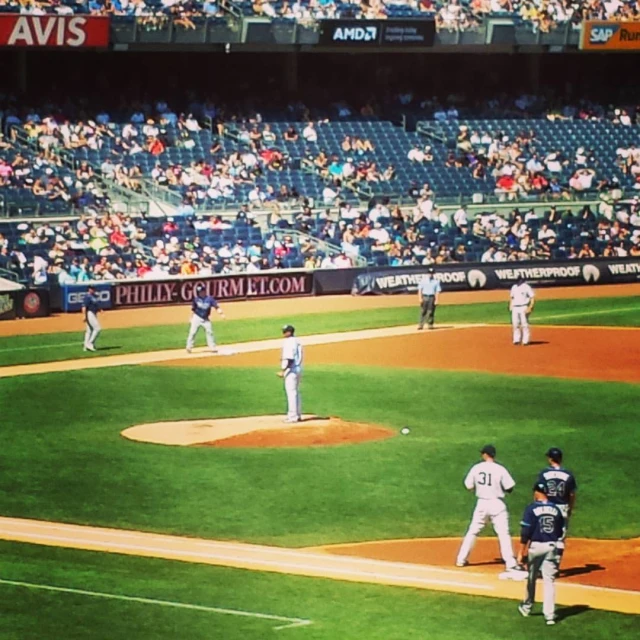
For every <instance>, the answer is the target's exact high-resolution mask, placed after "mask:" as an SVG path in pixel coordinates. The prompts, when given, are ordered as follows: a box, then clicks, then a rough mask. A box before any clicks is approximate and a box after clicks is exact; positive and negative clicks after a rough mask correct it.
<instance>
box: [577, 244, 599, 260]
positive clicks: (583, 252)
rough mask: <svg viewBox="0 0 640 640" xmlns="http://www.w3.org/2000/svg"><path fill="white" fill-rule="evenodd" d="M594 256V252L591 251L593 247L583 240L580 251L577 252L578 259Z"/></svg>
mask: <svg viewBox="0 0 640 640" xmlns="http://www.w3.org/2000/svg"><path fill="white" fill-rule="evenodd" d="M595 257H596V254H595V252H594V251H593V249H592V248H591V247H590V246H589V243H588V242H584V243H583V244H582V247H581V248H580V251H579V252H578V259H580V260H584V259H590V258H595Z"/></svg>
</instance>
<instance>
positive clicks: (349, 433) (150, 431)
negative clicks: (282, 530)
mask: <svg viewBox="0 0 640 640" xmlns="http://www.w3.org/2000/svg"><path fill="white" fill-rule="evenodd" d="M282 420H283V417H282V416H251V417H248V418H222V419H219V420H182V421H180V422H154V423H153V424H141V425H137V426H135V427H131V428H129V429H125V430H124V431H123V432H122V435H123V436H124V437H125V438H128V439H129V440H137V441H139V442H152V443H154V444H171V445H177V446H183V447H188V446H197V445H200V446H211V447H312V446H326V445H336V444H350V443H357V442H370V441H372V440H384V439H385V438H390V437H392V436H394V435H395V432H394V431H392V430H391V429H386V428H384V427H378V426H375V425H370V424H363V423H360V422H345V421H344V420H340V418H321V417H318V416H315V415H305V416H303V419H302V422H296V423H293V424H286V423H283V421H282Z"/></svg>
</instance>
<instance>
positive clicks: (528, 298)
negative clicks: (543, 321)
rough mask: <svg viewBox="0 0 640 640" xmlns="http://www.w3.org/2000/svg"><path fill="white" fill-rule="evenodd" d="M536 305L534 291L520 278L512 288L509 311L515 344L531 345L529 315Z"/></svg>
mask: <svg viewBox="0 0 640 640" xmlns="http://www.w3.org/2000/svg"><path fill="white" fill-rule="evenodd" d="M534 304H535V300H534V293H533V289H532V288H531V287H530V286H529V285H528V284H527V283H526V282H525V280H524V278H523V277H522V276H520V277H519V278H518V282H517V283H516V284H514V285H513V286H512V287H511V294H510V299H509V311H511V326H512V327H513V344H520V342H521V341H522V344H523V345H527V344H529V339H530V337H531V331H530V329H529V314H530V313H531V312H532V311H533V305H534Z"/></svg>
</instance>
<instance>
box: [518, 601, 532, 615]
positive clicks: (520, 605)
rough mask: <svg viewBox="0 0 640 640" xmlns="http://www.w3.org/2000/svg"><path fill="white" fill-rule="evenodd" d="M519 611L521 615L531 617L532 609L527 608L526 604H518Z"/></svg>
mask: <svg viewBox="0 0 640 640" xmlns="http://www.w3.org/2000/svg"><path fill="white" fill-rule="evenodd" d="M518 611H519V612H520V615H521V616H522V617H523V618H528V617H529V613H530V611H529V610H528V609H525V607H524V605H522V604H519V605H518Z"/></svg>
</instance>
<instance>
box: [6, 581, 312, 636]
mask: <svg viewBox="0 0 640 640" xmlns="http://www.w3.org/2000/svg"><path fill="white" fill-rule="evenodd" d="M0 584H4V585H10V586H14V587H24V588H26V589H38V590H41V591H54V592H58V593H71V594H74V595H80V596H88V597H91V598H104V599H106V600H124V601H126V602H139V603H140V604H153V605H157V606H159V607H173V608H175V609H189V610H191V611H205V612H207V613H219V614H222V615H227V616H240V617H243V618H257V619H260V620H271V621H273V622H285V623H287V624H284V625H279V626H277V627H274V630H276V631H278V630H280V629H291V628H292V627H305V626H308V625H310V624H313V621H312V620H306V619H304V618H289V617H287V616H276V615H272V614H270V613H258V612H255V611H244V610H242V609H223V608H220V607H207V606H204V605H201V604H190V603H188V602H174V601H172V600H156V599H155V598H143V597H141V596H127V595H121V594H117V593H103V592H101V591H87V590H86V589H74V588H72V587H58V586H55V585H51V584H38V583H34V582H21V581H19V580H4V579H1V578H0Z"/></svg>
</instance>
